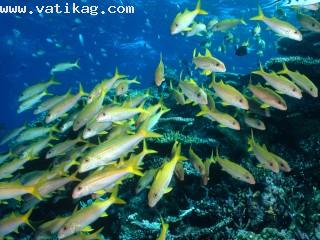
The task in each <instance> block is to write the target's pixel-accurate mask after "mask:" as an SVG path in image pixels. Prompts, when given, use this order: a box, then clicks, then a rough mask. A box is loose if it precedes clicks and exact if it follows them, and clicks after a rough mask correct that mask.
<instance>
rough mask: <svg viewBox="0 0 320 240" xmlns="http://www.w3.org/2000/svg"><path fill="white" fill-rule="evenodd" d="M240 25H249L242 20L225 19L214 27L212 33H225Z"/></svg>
mask: <svg viewBox="0 0 320 240" xmlns="http://www.w3.org/2000/svg"><path fill="white" fill-rule="evenodd" d="M239 24H243V25H247V23H246V22H245V21H244V20H243V19H242V18H241V19H237V18H231V19H224V20H221V21H220V22H217V23H216V24H214V25H213V26H212V31H214V32H218V31H220V32H225V31H227V30H229V29H231V28H234V27H236V26H237V25H239Z"/></svg>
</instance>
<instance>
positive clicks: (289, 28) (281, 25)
mask: <svg viewBox="0 0 320 240" xmlns="http://www.w3.org/2000/svg"><path fill="white" fill-rule="evenodd" d="M258 10H259V14H258V16H256V17H252V18H250V20H258V21H263V22H264V23H265V24H267V25H268V27H270V29H271V30H272V31H274V32H275V33H277V34H278V35H280V36H282V37H287V38H290V39H293V40H296V41H302V38H303V37H302V34H301V33H300V32H299V30H298V29H297V28H296V27H294V26H293V25H291V24H290V23H288V22H285V21H282V20H280V19H277V18H275V17H273V18H268V17H266V16H264V14H263V11H262V8H261V7H260V6H259V7H258Z"/></svg>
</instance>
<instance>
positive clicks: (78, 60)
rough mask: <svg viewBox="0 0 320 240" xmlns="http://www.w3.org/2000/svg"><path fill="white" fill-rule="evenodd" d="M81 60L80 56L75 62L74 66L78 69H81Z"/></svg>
mask: <svg viewBox="0 0 320 240" xmlns="http://www.w3.org/2000/svg"><path fill="white" fill-rule="evenodd" d="M79 62H80V58H78V59H77V60H76V61H75V62H74V64H73V65H74V66H75V67H76V68H78V69H80V65H79Z"/></svg>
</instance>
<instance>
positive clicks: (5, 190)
mask: <svg viewBox="0 0 320 240" xmlns="http://www.w3.org/2000/svg"><path fill="white" fill-rule="evenodd" d="M38 187H39V186H38V185H32V186H25V185H22V184H21V183H19V182H0V200H6V199H12V198H17V199H19V198H20V197H21V196H22V195H24V194H27V193H29V194H32V195H33V196H35V197H36V198H38V199H40V200H42V198H41V194H40V193H39V191H38Z"/></svg>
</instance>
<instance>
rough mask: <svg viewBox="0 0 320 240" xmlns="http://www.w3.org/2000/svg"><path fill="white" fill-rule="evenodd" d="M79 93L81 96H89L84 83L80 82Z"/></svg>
mask: <svg viewBox="0 0 320 240" xmlns="http://www.w3.org/2000/svg"><path fill="white" fill-rule="evenodd" d="M78 94H79V95H81V96H87V95H88V94H87V93H86V92H85V91H84V90H83V87H82V84H81V83H79V93H78Z"/></svg>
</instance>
